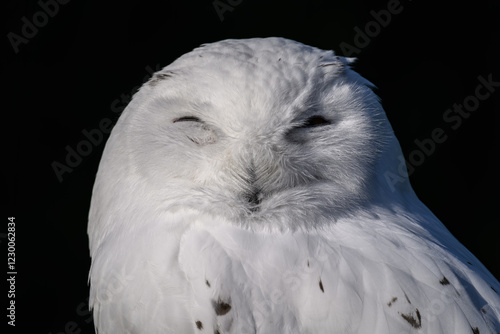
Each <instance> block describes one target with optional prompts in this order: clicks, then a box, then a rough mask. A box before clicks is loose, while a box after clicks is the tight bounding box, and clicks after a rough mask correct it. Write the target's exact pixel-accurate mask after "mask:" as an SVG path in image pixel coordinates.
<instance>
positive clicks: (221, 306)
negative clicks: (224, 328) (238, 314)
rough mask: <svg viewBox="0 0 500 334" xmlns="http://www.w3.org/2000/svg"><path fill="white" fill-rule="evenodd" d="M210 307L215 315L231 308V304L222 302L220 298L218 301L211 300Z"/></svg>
mask: <svg viewBox="0 0 500 334" xmlns="http://www.w3.org/2000/svg"><path fill="white" fill-rule="evenodd" d="M212 307H213V308H214V310H215V314H217V315H225V314H227V313H228V312H229V311H230V310H231V305H229V304H228V303H226V302H223V301H222V300H221V299H220V298H219V300H218V301H215V300H212Z"/></svg>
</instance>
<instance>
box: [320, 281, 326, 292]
mask: <svg viewBox="0 0 500 334" xmlns="http://www.w3.org/2000/svg"><path fill="white" fill-rule="evenodd" d="M319 288H320V289H321V291H322V292H323V293H324V292H325V289H323V282H321V279H320V280H319Z"/></svg>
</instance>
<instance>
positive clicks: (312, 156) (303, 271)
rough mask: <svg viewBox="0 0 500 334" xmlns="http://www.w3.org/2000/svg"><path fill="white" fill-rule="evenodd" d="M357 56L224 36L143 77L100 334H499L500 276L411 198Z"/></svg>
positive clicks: (99, 185)
mask: <svg viewBox="0 0 500 334" xmlns="http://www.w3.org/2000/svg"><path fill="white" fill-rule="evenodd" d="M352 61H353V60H352V59H347V58H343V57H338V56H336V55H335V54H334V53H333V52H332V51H323V50H320V49H317V48H314V47H310V46H306V45H303V44H301V43H297V42H294V41H290V40H286V39H282V38H262V39H261V38H255V39H247V40H226V41H221V42H217V43H212V44H206V45H203V46H201V47H199V48H197V49H195V50H193V51H192V52H190V53H188V54H186V55H183V56H181V57H180V58H178V59H177V60H176V61H174V62H173V63H172V64H170V65H168V66H166V67H165V68H164V69H162V70H161V71H159V72H158V73H156V74H155V75H154V76H153V77H152V78H151V80H150V81H149V82H147V83H146V84H144V86H143V87H142V88H141V89H140V90H139V92H137V93H136V94H135V96H134V98H133V99H132V101H131V102H130V104H129V106H128V107H127V108H126V109H125V111H124V112H123V114H122V115H121V117H120V119H119V121H118V123H117V125H116V126H115V128H114V129H113V131H112V134H111V136H110V138H109V140H108V142H107V144H106V148H105V150H104V153H103V157H102V159H101V163H100V166H99V170H98V173H97V177H96V182H95V185H94V191H93V196H92V202H91V210H90V214H89V228H88V233H89V239H90V252H91V256H92V266H91V270H90V289H91V291H90V305H91V306H92V308H93V312H94V320H95V325H96V329H97V331H98V333H99V334H107V333H130V334H139V333H148V334H155V333H162V334H166V333H176V334H179V333H182V334H197V333H200V334H203V333H210V334H229V333H231V334H233V333H234V334H236V333H237V334H244V333H258V334H271V333H272V334H274V333H284V334H295V333H297V334H299V333H300V334H306V333H310V334H322V333H328V334H331V333H342V334H346V333H384V334H387V333H397V334H400V333H467V334H475V333H482V334H484V333H500V295H499V294H500V284H499V282H498V281H497V280H496V279H495V278H494V277H493V276H492V275H491V274H490V273H489V272H488V270H487V269H486V268H485V267H484V266H483V265H482V264H481V263H480V262H479V261H478V260H477V259H476V258H475V257H474V255H472V254H471V253H470V252H469V251H468V250H467V249H466V248H465V247H464V246H463V245H461V244H460V243H459V242H458V241H457V240H456V239H455V238H454V237H453V236H452V235H451V234H450V233H449V232H448V230H447V229H446V228H445V227H444V225H443V224H442V223H441V222H440V221H439V220H438V219H437V218H436V217H435V216H434V215H433V214H432V213H431V212H430V211H429V210H428V209H427V207H426V206H425V205H424V204H423V203H421V202H420V201H419V199H418V198H417V196H416V195H415V194H414V192H413V190H412V188H411V186H410V183H409V181H408V177H407V175H404V174H402V173H404V172H402V171H401V170H400V168H399V163H400V160H399V159H400V157H401V155H402V153H401V149H400V147H399V144H398V142H397V139H396V137H395V136H394V133H393V131H392V129H391V126H390V124H389V122H388V120H387V118H386V116H385V113H384V111H383V109H382V107H381V105H380V103H379V100H378V98H377V96H376V95H375V94H374V93H373V92H372V89H371V88H372V87H373V86H372V84H371V83H370V82H368V81H367V80H365V79H363V78H362V77H361V76H359V75H358V74H357V73H355V72H354V71H353V70H351V68H350V64H351V63H352ZM388 176H392V177H388ZM394 176H397V177H396V178H395V179H394ZM395 180H396V181H395Z"/></svg>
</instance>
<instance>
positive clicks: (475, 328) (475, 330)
mask: <svg viewBox="0 0 500 334" xmlns="http://www.w3.org/2000/svg"><path fill="white" fill-rule="evenodd" d="M470 329H472V333H474V334H480V333H479V328H477V327H474V328H472V327H471V328H470Z"/></svg>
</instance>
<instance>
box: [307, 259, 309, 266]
mask: <svg viewBox="0 0 500 334" xmlns="http://www.w3.org/2000/svg"><path fill="white" fill-rule="evenodd" d="M307 267H308V268H309V260H307Z"/></svg>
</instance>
